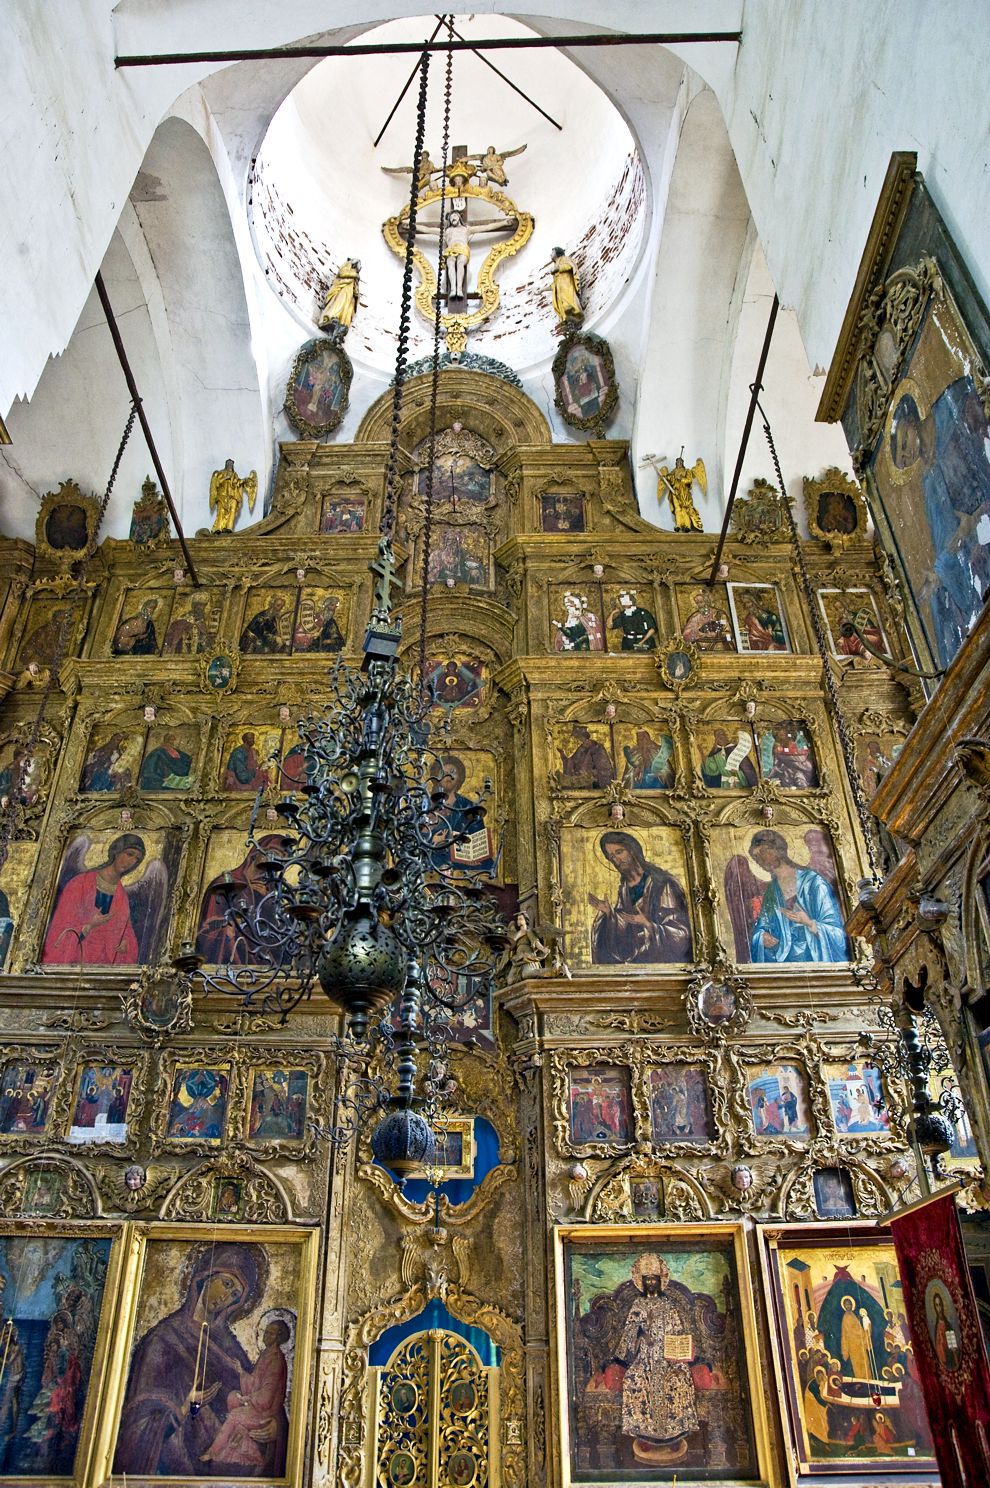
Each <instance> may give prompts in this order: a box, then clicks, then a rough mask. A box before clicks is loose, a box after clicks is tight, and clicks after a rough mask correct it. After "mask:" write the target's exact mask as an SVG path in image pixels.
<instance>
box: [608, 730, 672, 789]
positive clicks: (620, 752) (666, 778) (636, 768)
mask: <svg viewBox="0 0 990 1488" xmlns="http://www.w3.org/2000/svg"><path fill="white" fill-rule="evenodd" d="M612 732H613V735H614V738H615V755H616V758H617V759H618V760H619V761H620V762H621V771H622V775H621V778H622V784H623V785H624V786H626V787H627V789H629V790H634V791H640V790H642V791H649V790H673V788H674V786H675V785H676V784H677V772H676V769H675V767H674V740H673V737H672V736H671V735H670V734H669V733H667V732H666V730H665V729H664V726H663V725H662V724H660V723H643V724H635V723H616V724H613V725H612Z"/></svg>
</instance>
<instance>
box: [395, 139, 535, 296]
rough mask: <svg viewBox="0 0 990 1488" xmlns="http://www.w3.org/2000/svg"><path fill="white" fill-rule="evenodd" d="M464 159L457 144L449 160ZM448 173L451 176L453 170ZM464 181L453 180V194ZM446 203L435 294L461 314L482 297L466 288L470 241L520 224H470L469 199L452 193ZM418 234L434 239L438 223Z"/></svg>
mask: <svg viewBox="0 0 990 1488" xmlns="http://www.w3.org/2000/svg"><path fill="white" fill-rule="evenodd" d="M466 158H467V150H466V148H465V147H463V146H461V145H458V146H456V148H455V149H454V150H453V151H452V159H453V160H454V161H455V162H460V161H461V160H462V159H466ZM449 174H450V175H451V176H453V174H454V171H453V169H451V171H450V172H449ZM463 179H464V176H463V174H462V175H460V176H458V178H457V179H456V180H454V182H453V185H454V188H455V192H456V188H457V185H458V183H459V182H460V181H462V180H463ZM447 200H448V201H449V202H450V204H451V206H450V210H449V211H448V212H447V220H446V226H445V229H444V250H443V283H442V284H440V285H439V286H438V292H439V295H440V298H441V300H443V302H444V303H445V305H446V307H447V311H448V313H450V314H454V315H463V314H464V312H465V311H466V310H467V307H468V301H469V300H477V299H480V298H481V296H480V295H479V294H477V293H476V292H475V291H469V289H468V264H469V263H470V262H471V240H472V238H480V237H493V236H495V234H496V233H513V232H515V230H516V228H517V227H518V226H519V222H518V219H517V218H515V217H508V216H502V217H486V218H484V219H483V220H482V221H479V222H471V221H470V220H469V217H468V207H469V203H470V198H469V197H466V196H459V195H456V194H455V195H453V196H450V197H448V198H447ZM417 233H418V235H421V236H423V237H426V238H437V237H439V236H440V225H439V223H438V224H437V225H436V226H435V227H428V226H426V225H421V226H419V227H418V229H417Z"/></svg>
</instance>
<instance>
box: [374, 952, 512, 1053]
mask: <svg viewBox="0 0 990 1488" xmlns="http://www.w3.org/2000/svg"><path fill="white" fill-rule="evenodd" d="M427 976H428V977H429V979H430V985H431V986H433V987H436V988H437V989H438V991H439V994H440V996H442V997H446V998H447V999H448V1001H449V1002H451V1003H452V1004H454V1005H455V1007H456V1011H455V1012H452V1013H451V1014H450V1022H449V1025H448V1029H449V1031H448V1039H449V1041H450V1042H451V1043H454V1044H471V1045H475V1044H476V1045H477V1047H478V1048H479V1049H482V1050H484V1052H485V1053H488V1054H494V1053H495V1051H496V1050H497V1049H498V1041H497V1040H496V1038H495V1025H494V1022H493V1018H492V984H491V979H490V978H489V977H472V976H468V975H466V974H465V973H464V972H459V973H457V974H456V975H455V973H454V972H452V971H450V970H449V969H448V968H447V967H445V966H439V965H438V964H437V963H436V962H435V961H432V962H431V963H430V966H429V969H428V971H427ZM392 1021H393V1024H394V1026H395V1027H396V1028H398V1027H399V1014H398V1009H396V1010H395V1013H394V1015H393V1020H392Z"/></svg>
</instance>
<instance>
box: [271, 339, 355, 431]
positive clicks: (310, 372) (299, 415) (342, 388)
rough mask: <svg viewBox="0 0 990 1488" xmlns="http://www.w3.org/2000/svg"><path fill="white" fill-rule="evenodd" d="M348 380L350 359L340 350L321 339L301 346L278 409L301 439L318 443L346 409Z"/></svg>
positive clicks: (350, 373)
mask: <svg viewBox="0 0 990 1488" xmlns="http://www.w3.org/2000/svg"><path fill="white" fill-rule="evenodd" d="M352 376H353V372H352V369H351V363H350V359H349V357H348V355H347V353H346V352H345V351H344V350H343V348H342V347H340V346H334V345H333V344H332V343H331V342H330V341H329V340H327V339H325V338H324V337H322V336H321V337H317V338H315V339H314V340H312V341H308V342H307V343H306V345H305V346H303V348H302V349H301V351H300V352H299V354H298V356H297V357H296V360H295V363H294V365H293V368H292V373H291V375H290V377H289V381H288V385H287V387H286V389H285V399H284V401H283V405H282V406H283V408H284V409H285V413H286V417H287V418H288V419H289V422H290V423H291V424H292V425H293V426H294V427H295V429H296V430H297V431H298V432H299V433H300V434H301V435H302V436H303V438H304V439H321V438H322V437H323V435H324V434H329V433H330V431H331V430H332V429H335V428H336V427H337V425H338V424H339V423H340V421H341V419H342V418H343V416H344V413H345V411H346V408H347V403H348V395H349V389H350V385H351V377H352Z"/></svg>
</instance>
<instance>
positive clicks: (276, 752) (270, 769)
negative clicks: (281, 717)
mask: <svg viewBox="0 0 990 1488" xmlns="http://www.w3.org/2000/svg"><path fill="white" fill-rule="evenodd" d="M281 749H282V731H281V729H277V728H271V727H268V726H262V727H260V728H244V727H242V726H241V725H240V724H238V726H237V727H236V728H233V729H231V730H230V731H229V733H228V734H227V737H226V739H225V740H224V745H223V749H222V750H221V751H220V770H221V788H222V789H223V790H225V791H242V792H244V793H245V794H247V795H252V796H253V795H254V794H255V792H257V791H259V790H261V789H262V788H263V787H264V786H266V785H270V784H272V782H273V781H274V782H277V783H278V784H279V785H281V784H282V780H281V777H280V775H279V769H278V765H277V764H276V760H277V759H278V758H279V757H280V755H281ZM286 788H288V787H286Z"/></svg>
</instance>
